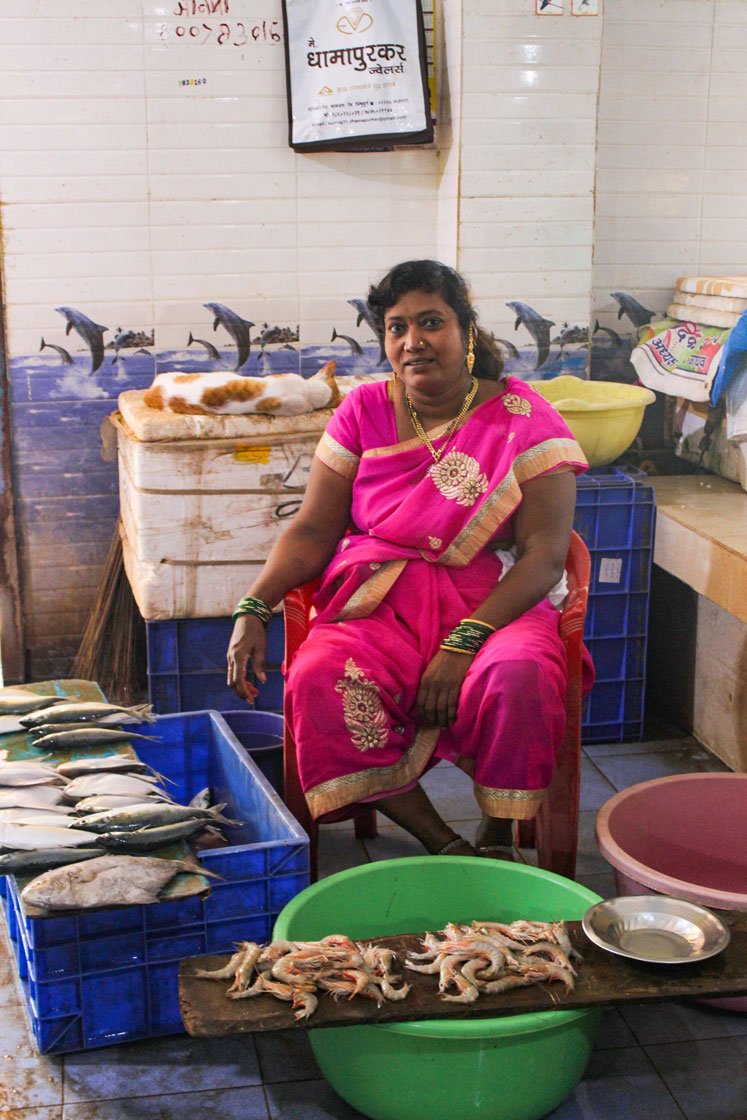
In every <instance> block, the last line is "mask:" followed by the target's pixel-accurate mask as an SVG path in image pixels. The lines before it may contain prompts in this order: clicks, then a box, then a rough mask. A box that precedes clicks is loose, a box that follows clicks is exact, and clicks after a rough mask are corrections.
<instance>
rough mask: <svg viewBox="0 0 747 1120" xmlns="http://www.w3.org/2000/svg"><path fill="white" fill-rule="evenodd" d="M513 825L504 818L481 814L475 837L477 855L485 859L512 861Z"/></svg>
mask: <svg viewBox="0 0 747 1120" xmlns="http://www.w3.org/2000/svg"><path fill="white" fill-rule="evenodd" d="M513 825H514V822H513V821H510V820H506V819H505V818H504V817H488V816H486V815H485V814H483V818H482V820H481V821H480V824H479V825H478V828H477V834H476V836H475V851H476V853H477V855H478V856H483V857H485V858H486V859H504V860H513V859H514V858H515V856H514V848H513Z"/></svg>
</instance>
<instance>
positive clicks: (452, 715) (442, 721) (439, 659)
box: [417, 649, 472, 727]
mask: <svg viewBox="0 0 747 1120" xmlns="http://www.w3.org/2000/svg"><path fill="white" fill-rule="evenodd" d="M471 664H472V658H471V657H470V656H468V655H467V654H464V653H450V652H449V650H445V649H440V650H439V651H438V652H437V654H436V656H435V657H434V658H433V660H432V661H431V662H430V664H429V665H428V667H427V669H426V670H425V672H424V673H423V676H422V678H421V681H420V688H419V690H418V697H417V706H418V712H419V714H420V718H421V719H422V721H423V723H426V724H431V725H435V726H436V727H448V726H449V724H451V723H453V722H454V720H455V719H456V714H457V706H458V704H459V693H460V692H461V689H462V683H463V681H464V678H465V677H466V676H467V671H468V669H469V667H470V665H471Z"/></svg>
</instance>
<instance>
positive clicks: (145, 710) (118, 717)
mask: <svg viewBox="0 0 747 1120" xmlns="http://www.w3.org/2000/svg"><path fill="white" fill-rule="evenodd" d="M97 720H106V721H109V720H114V721H115V722H118V723H121V722H124V721H126V720H135V721H137V722H142V723H155V722H156V717H155V716H154V715H153V708H152V705H151V704H136V705H135V706H134V707H130V708H128V707H123V706H121V705H119V704H107V703H106V702H105V701H99V700H65V701H63V702H62V703H60V704H54V705H53V706H51V707H47V708H41V709H39V710H38V711H35V712H31V713H30V714H29V715H27V716H22V718H21V719H20V720H19V722H20V723H21V724H22V726H23V727H25V728H27V729H31V728H34V727H42V726H43V725H44V724H48V723H93V722H94V721H97Z"/></svg>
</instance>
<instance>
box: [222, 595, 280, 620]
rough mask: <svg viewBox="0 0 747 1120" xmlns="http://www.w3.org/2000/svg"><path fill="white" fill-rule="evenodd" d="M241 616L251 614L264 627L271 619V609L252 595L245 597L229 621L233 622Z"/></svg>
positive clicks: (262, 600)
mask: <svg viewBox="0 0 747 1120" xmlns="http://www.w3.org/2000/svg"><path fill="white" fill-rule="evenodd" d="M242 614H253V615H254V616H255V617H256V618H258V619H259V621H260V622H261V623H262V625H263V626H265V627H266V626H267V625H268V623H269V621H270V619H271V618H272V607H270V606H268V604H267V603H266V602H265V601H264V599H256V598H255V597H254V596H253V595H245V596H244V598H243V599H241V600H240V602H239V603H238V605H237V607H236V610H235V611H234V612H233V614H232V615H231V621H232V622H235V621H236V619H237V618H239V617H240V615H242Z"/></svg>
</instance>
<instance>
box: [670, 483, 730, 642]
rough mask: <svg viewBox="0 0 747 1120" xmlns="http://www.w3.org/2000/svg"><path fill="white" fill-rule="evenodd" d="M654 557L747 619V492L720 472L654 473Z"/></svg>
mask: <svg viewBox="0 0 747 1120" xmlns="http://www.w3.org/2000/svg"><path fill="white" fill-rule="evenodd" d="M649 484H650V485H651V486H653V488H654V491H655V493H656V539H655V543H654V563H655V564H658V565H659V567H661V568H663V569H664V570H665V571H667V572H670V573H671V575H673V576H676V577H677V579H681V580H682V581H683V582H684V583H686V584H688V586H690V587H692V588H693V589H694V590H695V591H697V592H698V594H699V595H705V597H706V598H707V599H710V600H711V601H712V602H713V603H716V605H717V606H719V607H721V608H722V609H723V610H725V611H728V612H729V613H730V614H733V615H734V616H735V617H736V618H739V619H741V620H742V621H743V622H747V493H745V491H744V490H742V489H741V488H740V487H739V486H738V485H737V483H736V482H728V481H727V480H726V479H723V478H718V477H717V476H716V475H669V476H664V475H662V476H661V477H658V478H650V479H649Z"/></svg>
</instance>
